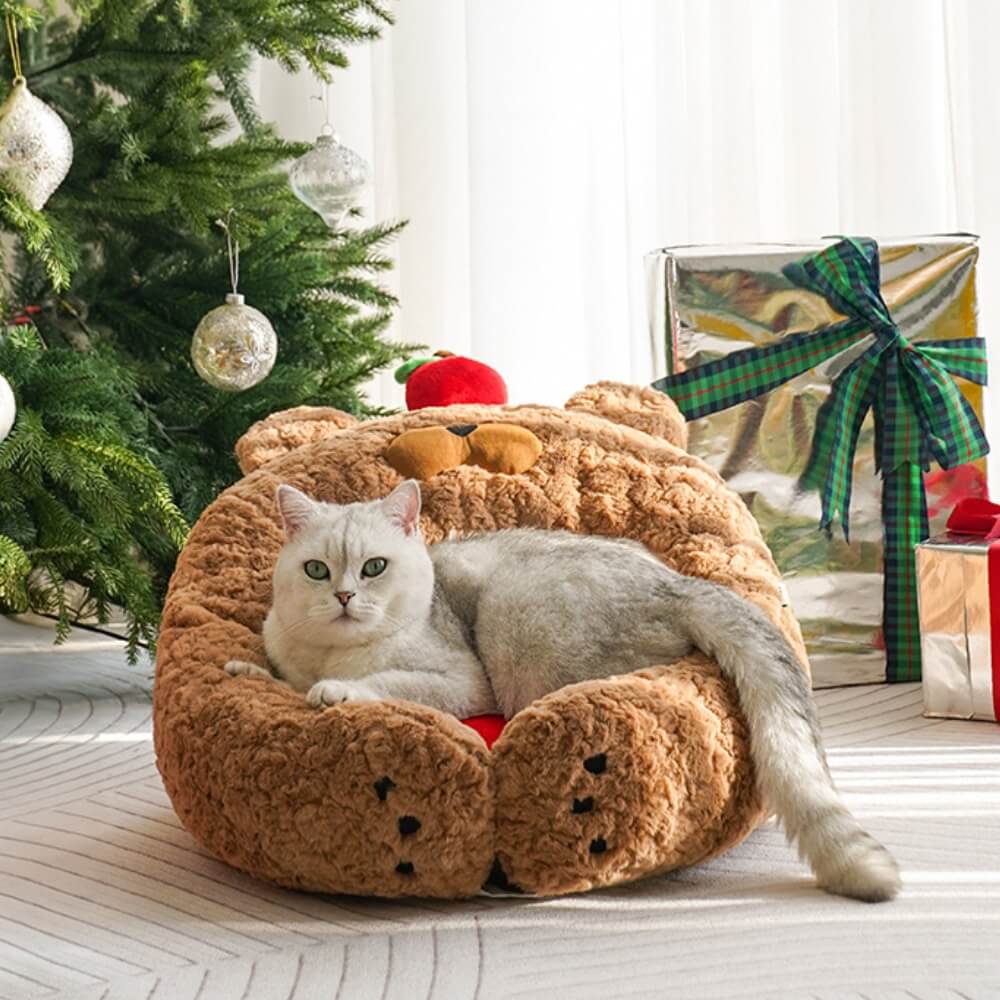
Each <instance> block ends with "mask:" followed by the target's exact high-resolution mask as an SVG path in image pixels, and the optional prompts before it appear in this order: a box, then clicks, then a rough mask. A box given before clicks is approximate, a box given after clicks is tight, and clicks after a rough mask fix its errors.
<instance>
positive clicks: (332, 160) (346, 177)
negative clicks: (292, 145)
mask: <svg viewBox="0 0 1000 1000" xmlns="http://www.w3.org/2000/svg"><path fill="white" fill-rule="evenodd" d="M288 180H289V183H290V184H291V186H292V191H294V192H295V197H296V198H298V199H299V201H301V202H302V203H303V204H304V205H308V206H309V207H310V208H311V209H312V210H313V211H314V212H316V213H317V214H318V215H319V216H320V218H322V219H323V221H324V222H325V223H326V224H327V225H328V226H330V228H331V229H332V228H334V227H336V226H338V225H339V224H340V222H341V220H342V219H343V218H344V216H345V215H346V214H347V212H348V210H349V209H350V208H351V206H352V205H353V204H354V202H355V201H356V200H357V197H358V195H359V194H360V193H361V191H362V190H363V189H364V187H365V185H366V184H367V183H368V164H367V163H366V162H365V161H364V159H363V158H362V157H360V156H359V155H358V154H357V153H355V152H354V150H353V149H348V148H347V146H345V145H343V144H342V143H341V142H340V139H339V138H338V136H337V133H336V132H334V131H333V129H332V128H330V126H329V125H326V126H324V128H323V132H322V134H321V135H320V136H319V138H317V140H316V145H315V146H313V148H312V149H310V150H309V152H308V153H306V154H305V155H304V156H300V157H299V158H298V159H297V160H296V161H295V162H294V163H293V164H292V166H291V169H290V170H289V172H288Z"/></svg>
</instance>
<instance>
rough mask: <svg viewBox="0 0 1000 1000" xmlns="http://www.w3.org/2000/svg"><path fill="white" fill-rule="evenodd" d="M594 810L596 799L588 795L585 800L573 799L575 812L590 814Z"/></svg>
mask: <svg viewBox="0 0 1000 1000" xmlns="http://www.w3.org/2000/svg"><path fill="white" fill-rule="evenodd" d="M593 808H594V799H593V797H592V796H590V795H588V796H587V797H586V798H585V799H573V812H575V813H589V812H591V811H592V810H593Z"/></svg>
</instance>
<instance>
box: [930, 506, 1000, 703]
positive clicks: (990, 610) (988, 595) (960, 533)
mask: <svg viewBox="0 0 1000 1000" xmlns="http://www.w3.org/2000/svg"><path fill="white" fill-rule="evenodd" d="M916 564H917V596H918V602H919V608H920V648H921V652H922V654H923V689H924V715H928V716H932V717H944V718H950V719H988V720H990V721H991V722H997V721H1000V505H998V504H994V503H990V502H989V501H987V500H972V499H970V500H963V501H961V502H960V503H959V504H958V505H957V506H956V507H955V509H954V511H952V514H951V516H950V517H949V518H948V531H947V532H945V533H944V534H941V535H936V536H935V537H933V538H930V539H928V540H927V541H926V542H922V543H921V544H920V545H918V546H917V549H916Z"/></svg>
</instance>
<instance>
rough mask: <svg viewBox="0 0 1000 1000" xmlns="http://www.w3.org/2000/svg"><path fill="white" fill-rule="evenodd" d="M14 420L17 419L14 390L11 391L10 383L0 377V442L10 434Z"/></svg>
mask: <svg viewBox="0 0 1000 1000" xmlns="http://www.w3.org/2000/svg"><path fill="white" fill-rule="evenodd" d="M15 419H17V401H16V400H15V399H14V390H13V389H11V387H10V382H8V381H7V380H6V379H5V378H4V377H3V375H0V441H3V439H4V438H5V437H6V436H7V435H8V434H9V433H10V429H11V427H13V426H14V421H15Z"/></svg>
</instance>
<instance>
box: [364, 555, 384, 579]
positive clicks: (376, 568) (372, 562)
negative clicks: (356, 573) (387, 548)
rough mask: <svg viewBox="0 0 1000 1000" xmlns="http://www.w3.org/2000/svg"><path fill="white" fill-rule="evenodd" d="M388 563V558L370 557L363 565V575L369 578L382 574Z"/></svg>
mask: <svg viewBox="0 0 1000 1000" xmlns="http://www.w3.org/2000/svg"><path fill="white" fill-rule="evenodd" d="M388 565H389V560H388V559H369V560H368V562H366V563H365V564H364V566H362V567H361V575H362V576H363V577H365V578H367V579H369V580H370V579H371V578H372V577H373V576H381V575H382V574H383V573H384V572H385V568H386V566H388Z"/></svg>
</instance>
